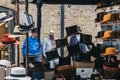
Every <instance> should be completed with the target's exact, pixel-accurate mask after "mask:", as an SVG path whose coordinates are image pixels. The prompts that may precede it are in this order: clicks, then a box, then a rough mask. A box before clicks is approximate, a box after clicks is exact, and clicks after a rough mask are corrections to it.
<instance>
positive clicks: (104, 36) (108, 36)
mask: <svg viewBox="0 0 120 80" xmlns="http://www.w3.org/2000/svg"><path fill="white" fill-rule="evenodd" d="M111 33H112V30H109V31H105V32H104V35H103V37H102V38H103V39H105V38H110V37H111Z"/></svg>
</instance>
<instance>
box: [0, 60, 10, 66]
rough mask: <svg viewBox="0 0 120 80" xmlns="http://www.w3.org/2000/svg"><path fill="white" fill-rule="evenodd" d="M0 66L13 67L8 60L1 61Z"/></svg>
mask: <svg viewBox="0 0 120 80" xmlns="http://www.w3.org/2000/svg"><path fill="white" fill-rule="evenodd" d="M0 66H4V67H9V66H11V62H10V61H8V60H0Z"/></svg>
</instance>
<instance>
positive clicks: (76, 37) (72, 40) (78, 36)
mask: <svg viewBox="0 0 120 80" xmlns="http://www.w3.org/2000/svg"><path fill="white" fill-rule="evenodd" d="M82 40H83V34H82V31H81V30H80V27H78V31H77V33H76V34H75V35H73V36H72V37H71V38H70V44H71V45H74V44H77V43H79V45H80V49H81V51H82V53H87V51H89V46H88V45H86V44H84V43H80V42H83V41H82ZM81 55H82V54H81ZM81 55H80V54H75V55H73V56H72V59H73V61H80V60H81V59H80V58H81V57H80V56H81Z"/></svg>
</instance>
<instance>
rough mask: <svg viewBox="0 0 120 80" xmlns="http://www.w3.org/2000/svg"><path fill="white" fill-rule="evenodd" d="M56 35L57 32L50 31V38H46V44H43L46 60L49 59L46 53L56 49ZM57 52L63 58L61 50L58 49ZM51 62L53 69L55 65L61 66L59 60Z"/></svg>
mask: <svg viewBox="0 0 120 80" xmlns="http://www.w3.org/2000/svg"><path fill="white" fill-rule="evenodd" d="M54 34H55V32H54V31H53V30H50V31H49V36H48V37H47V38H45V39H44V42H43V56H44V57H45V58H46V59H47V57H46V54H45V53H46V52H47V51H50V50H53V49H55V48H56V42H55V40H56V38H55V36H54ZM57 51H58V54H59V56H61V54H60V49H57ZM49 62H50V66H51V68H54V63H55V64H59V59H55V60H51V61H49Z"/></svg>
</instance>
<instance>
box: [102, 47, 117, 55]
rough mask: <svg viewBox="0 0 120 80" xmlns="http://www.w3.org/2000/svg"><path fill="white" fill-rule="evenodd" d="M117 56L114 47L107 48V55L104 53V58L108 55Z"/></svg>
mask: <svg viewBox="0 0 120 80" xmlns="http://www.w3.org/2000/svg"><path fill="white" fill-rule="evenodd" d="M114 54H116V48H114V47H107V48H106V50H105V53H103V54H102V55H103V56H107V55H114Z"/></svg>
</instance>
